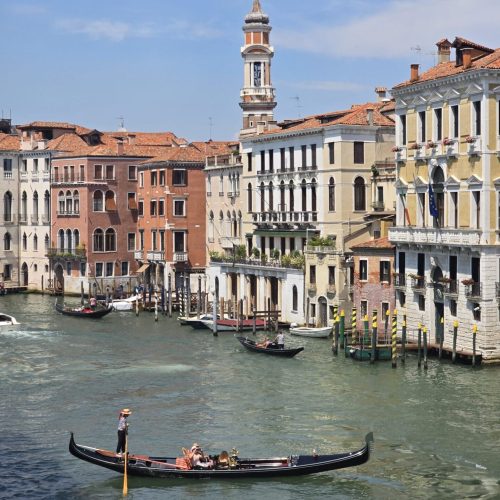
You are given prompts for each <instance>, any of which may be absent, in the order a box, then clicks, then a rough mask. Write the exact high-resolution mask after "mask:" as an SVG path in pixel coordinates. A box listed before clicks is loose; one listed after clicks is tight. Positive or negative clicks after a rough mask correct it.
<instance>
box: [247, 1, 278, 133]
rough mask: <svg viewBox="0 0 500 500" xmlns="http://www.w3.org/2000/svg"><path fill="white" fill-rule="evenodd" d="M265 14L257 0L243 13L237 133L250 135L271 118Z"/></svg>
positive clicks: (273, 104) (269, 52) (272, 97)
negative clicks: (242, 68)
mask: <svg viewBox="0 0 500 500" xmlns="http://www.w3.org/2000/svg"><path fill="white" fill-rule="evenodd" d="M271 29H272V28H271V26H270V25H269V17H268V16H267V15H266V14H264V13H263V12H262V7H261V5H260V0H253V5H252V10H251V12H250V13H248V14H247V16H246V17H245V24H244V26H243V33H244V36H245V45H244V46H243V47H242V48H241V55H242V57H243V63H244V73H243V88H242V89H241V93H240V97H241V100H240V107H241V109H242V110H243V127H242V129H241V132H240V135H241V136H245V135H250V134H254V133H256V131H257V125H259V128H260V127H262V126H264V127H265V126H266V125H267V124H268V123H269V122H272V121H273V120H274V113H273V110H274V108H275V107H276V101H275V89H274V87H273V86H272V83H271V60H272V58H273V56H274V48H273V47H272V46H271V45H270V43H269V35H270V33H271Z"/></svg>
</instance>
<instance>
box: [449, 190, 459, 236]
mask: <svg viewBox="0 0 500 500" xmlns="http://www.w3.org/2000/svg"><path fill="white" fill-rule="evenodd" d="M450 205H451V206H450V217H451V220H450V225H451V227H454V228H455V229H458V193H457V192H456V191H452V192H451V193H450Z"/></svg>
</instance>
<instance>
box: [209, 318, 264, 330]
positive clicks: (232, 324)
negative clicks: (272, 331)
mask: <svg viewBox="0 0 500 500" xmlns="http://www.w3.org/2000/svg"><path fill="white" fill-rule="evenodd" d="M203 323H204V324H205V325H206V327H207V328H210V329H211V330H213V328H214V320H213V319H207V320H203ZM253 323H254V320H253V319H240V320H239V321H238V320H236V319H218V320H217V331H219V332H235V331H238V330H239V331H241V332H243V331H251V330H253ZM265 326H266V322H265V321H264V320H263V319H256V320H255V329H256V330H263V329H264V328H265Z"/></svg>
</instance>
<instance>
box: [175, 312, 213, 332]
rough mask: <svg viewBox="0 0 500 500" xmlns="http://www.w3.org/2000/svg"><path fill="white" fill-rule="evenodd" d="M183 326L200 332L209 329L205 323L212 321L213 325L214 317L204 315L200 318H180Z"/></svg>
mask: <svg viewBox="0 0 500 500" xmlns="http://www.w3.org/2000/svg"><path fill="white" fill-rule="evenodd" d="M177 320H178V321H179V323H180V324H181V326H186V325H187V326H190V327H191V328H194V329H195V330H200V329H203V328H209V327H208V326H207V325H206V324H205V321H212V323H213V316H212V315H211V314H202V315H201V316H200V317H199V318H198V316H189V317H186V316H179V317H178V318H177Z"/></svg>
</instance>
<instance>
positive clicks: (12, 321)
mask: <svg viewBox="0 0 500 500" xmlns="http://www.w3.org/2000/svg"><path fill="white" fill-rule="evenodd" d="M18 324H19V323H18V321H17V320H16V318H14V316H9V315H8V314H3V313H0V326H9V325H18Z"/></svg>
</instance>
